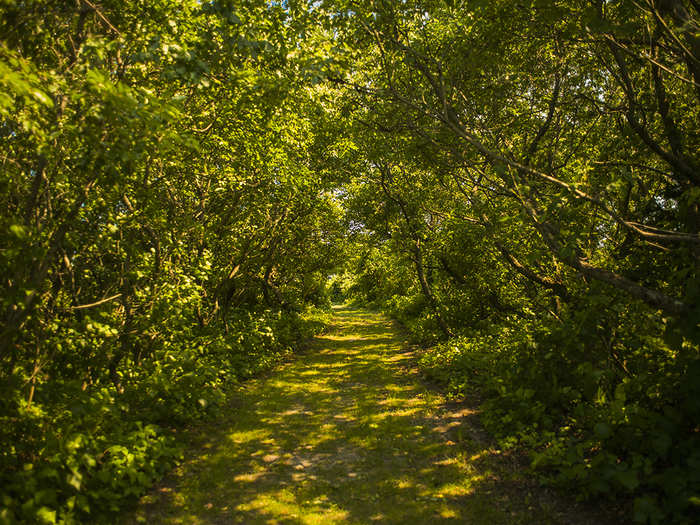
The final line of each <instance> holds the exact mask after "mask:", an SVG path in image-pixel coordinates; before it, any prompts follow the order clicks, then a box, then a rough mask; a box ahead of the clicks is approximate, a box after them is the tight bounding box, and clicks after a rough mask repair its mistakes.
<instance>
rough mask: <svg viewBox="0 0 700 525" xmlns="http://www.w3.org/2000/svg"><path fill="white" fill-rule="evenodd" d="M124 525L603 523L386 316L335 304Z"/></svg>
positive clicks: (244, 394)
mask: <svg viewBox="0 0 700 525" xmlns="http://www.w3.org/2000/svg"><path fill="white" fill-rule="evenodd" d="M200 440H201V441H200V443H199V447H198V449H197V450H196V451H195V452H193V453H192V454H191V457H190V459H189V460H188V461H186V462H185V463H184V464H183V465H181V467H180V468H179V469H178V470H177V471H176V472H175V473H174V474H173V475H172V476H171V477H170V478H169V479H168V480H166V481H165V482H164V483H163V484H161V485H160V486H159V487H157V488H156V489H155V490H154V491H153V492H152V493H151V494H149V495H147V496H145V497H144V498H142V501H141V503H140V504H139V507H138V508H137V509H136V511H135V512H134V513H133V514H132V515H130V517H129V519H128V521H129V522H133V521H136V522H147V523H163V524H175V523H182V524H200V523H246V524H248V523H251V524H253V523H283V524H324V525H325V524H332V523H396V524H406V523H411V524H421V523H431V524H432V523H471V524H489V525H492V524H530V523H538V524H548V523H549V524H554V523H580V524H587V523H600V522H601V521H602V520H601V517H600V516H595V515H593V514H591V513H590V511H588V510H583V509H581V508H578V507H575V506H572V505H571V504H570V503H567V502H566V501H562V499H561V496H556V495H554V494H552V493H550V492H548V491H544V490H543V489H541V488H539V487H537V486H535V485H534V484H533V483H532V482H531V481H529V480H528V479H526V478H525V477H524V476H523V475H522V474H521V472H522V469H521V468H519V467H520V466H521V465H520V464H519V462H518V461H517V460H516V459H515V458H513V457H511V456H508V455H504V454H501V453H499V452H498V450H496V449H495V448H493V446H492V443H491V442H490V441H489V440H488V438H487V437H486V436H485V435H484V434H483V432H482V431H481V430H480V427H479V425H478V422H477V420H476V414H475V412H474V411H473V410H472V409H469V408H467V407H466V406H465V405H455V404H448V403H446V401H445V399H444V398H443V397H442V395H441V394H440V393H439V392H437V391H436V390H435V389H432V388H430V386H428V385H426V384H425V383H424V382H422V381H421V379H420V376H419V375H418V373H417V372H416V371H415V368H414V356H413V354H412V353H411V352H410V351H409V350H408V348H407V347H406V346H405V345H404V344H403V342H402V341H401V340H400V339H399V338H398V337H397V335H396V330H395V329H394V328H393V327H392V325H391V323H390V322H388V321H387V320H386V319H385V318H383V317H382V316H380V315H378V314H374V313H368V312H366V311H361V310H353V309H348V308H343V309H337V310H336V311H335V316H334V326H333V327H332V330H331V331H330V333H329V334H327V335H324V336H320V337H318V338H317V339H316V341H315V342H314V343H313V344H312V346H311V348H310V349H309V350H308V351H307V352H306V353H305V354H303V355H301V356H300V357H299V358H298V359H297V360H296V361H294V362H292V363H289V364H288V365H286V366H285V367H283V368H282V369H281V370H278V371H277V372H275V373H274V374H272V375H270V376H268V377H264V378H258V379H256V380H253V381H250V382H248V383H246V384H245V387H244V388H243V389H241V391H240V392H239V393H238V394H237V395H236V396H235V398H234V400H233V402H232V404H231V406H230V412H229V415H228V416H227V418H226V419H225V420H222V421H218V422H217V426H216V427H211V428H207V429H206V432H203V433H202V435H201V436H200Z"/></svg>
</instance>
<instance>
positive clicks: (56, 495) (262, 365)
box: [0, 310, 324, 524]
mask: <svg viewBox="0 0 700 525" xmlns="http://www.w3.org/2000/svg"><path fill="white" fill-rule="evenodd" d="M323 319H324V314H323V312H322V311H318V312H317V313H314V312H309V313H306V314H303V315H300V314H298V313H294V312H281V311H279V310H278V311H274V310H265V311H259V312H250V311H247V310H246V311H240V312H238V313H235V314H234V315H232V319H231V321H230V327H229V333H228V334H226V335H222V334H216V333H211V331H210V333H206V332H201V331H200V332H199V333H193V334H189V335H188V336H187V337H186V338H183V337H182V334H177V333H174V334H173V335H172V337H170V338H169V339H168V340H165V341H162V342H161V344H159V345H158V346H157V347H156V348H153V349H152V350H151V353H150V355H149V356H142V361H140V362H139V363H131V362H128V361H126V362H124V363H123V366H122V367H120V370H119V375H120V377H121V382H120V387H119V389H118V388H117V387H115V385H114V384H112V383H110V382H101V381H97V382H95V383H94V384H89V385H86V384H84V383H83V384H81V382H80V381H79V380H77V379H76V378H71V377H68V374H67V373H66V374H65V376H66V377H64V379H63V380H62V381H54V382H52V383H51V384H48V385H45V386H41V387H39V388H37V391H36V392H35V394H34V399H33V402H32V403H31V405H30V404H28V403H27V402H26V400H24V399H3V402H2V414H3V415H2V417H1V418H0V429H1V430H0V443H2V452H1V453H0V472H2V474H0V487H2V489H0V502H1V503H2V507H3V508H2V511H1V512H0V523H5V524H9V523H16V522H26V523H81V522H83V521H86V520H87V519H88V518H89V520H90V521H100V520H109V519H113V513H114V512H116V511H118V510H120V509H123V508H124V506H125V505H128V504H130V503H131V502H132V501H133V500H134V497H135V496H138V495H140V494H142V493H143V492H144V491H145V490H146V489H147V488H148V487H150V486H151V485H152V483H153V482H154V481H155V480H157V479H159V478H160V476H162V475H163V473H165V472H166V471H168V470H169V469H170V468H171V467H172V466H173V465H174V464H175V463H176V462H177V461H178V459H179V458H180V457H181V454H182V437H183V435H184V434H183V431H184V430H185V429H186V428H187V427H188V426H190V425H192V424H194V423H196V422H197V421H198V420H205V419H210V418H212V417H216V415H217V413H218V411H219V410H220V409H221V408H222V407H223V406H224V403H225V401H226V398H227V392H229V391H230V390H231V389H232V388H234V387H236V386H237V385H239V384H240V382H241V381H244V380H245V379H246V378H248V377H251V376H252V375H255V374H257V373H259V372H261V371H263V370H266V369H269V368H270V367H272V366H274V365H275V364H276V363H278V362H279V361H280V360H281V359H284V358H285V357H286V356H288V355H289V354H290V353H291V352H293V350H294V348H295V347H298V345H299V344H301V343H302V342H303V341H304V340H305V339H307V338H309V337H310V336H312V335H314V334H315V333H317V332H318V331H320V330H321V329H322V328H323V326H324V321H323ZM195 332H196V331H195ZM73 350H74V355H79V352H76V351H75V350H76V349H73ZM63 366H64V367H67V368H70V363H63ZM110 516H112V518H110Z"/></svg>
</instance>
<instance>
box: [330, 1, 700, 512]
mask: <svg viewBox="0 0 700 525" xmlns="http://www.w3.org/2000/svg"><path fill="white" fill-rule="evenodd" d="M323 4H324V5H325V6H326V7H327V8H328V9H329V10H332V11H334V12H335V13H336V19H337V20H338V22H337V26H338V28H339V29H338V32H339V35H340V37H339V39H340V40H342V42H344V43H345V45H347V46H348V47H350V48H351V49H353V50H355V51H356V55H355V60H356V65H355V68H354V69H353V70H352V71H351V72H350V73H347V74H345V75H344V76H342V77H341V78H337V79H336V82H337V83H338V84H341V85H346V86H348V87H349V88H350V89H348V90H347V91H346V92H345V94H344V96H345V97H346V100H347V102H346V103H347V104H348V106H351V107H353V108H354V115H353V117H351V118H350V119H349V122H350V124H349V125H350V127H351V130H352V131H351V133H352V140H353V141H354V142H355V143H356V144H357V147H358V150H359V151H362V152H364V156H363V158H362V159H359V160H357V161H356V162H355V163H354V165H353V166H354V167H355V169H356V170H357V172H358V174H357V176H356V177H355V178H354V179H353V181H352V183H351V185H349V186H348V194H347V196H346V197H345V203H346V207H347V209H348V214H349V216H350V217H351V220H352V221H354V222H355V223H357V224H360V225H362V228H361V232H362V235H361V236H359V237H358V241H359V242H361V243H362V244H363V245H365V246H367V248H366V250H367V251H368V253H372V258H371V263H370V264H367V263H366V262H365V261H364V260H362V259H361V258H360V259H357V260H355V261H353V262H352V263H351V265H350V268H351V269H350V271H351V272H354V273H355V277H354V279H355V283H356V285H355V287H354V288H352V290H353V291H354V292H355V293H356V294H357V296H358V297H361V298H365V299H367V300H371V301H372V302H373V303H375V304H378V305H381V306H382V307H383V308H384V309H385V310H386V311H388V312H390V313H392V315H394V316H396V317H397V318H399V319H401V320H402V322H403V323H404V324H406V325H407V326H408V328H409V329H410V331H411V332H412V333H413V335H414V337H416V338H418V339H420V340H422V341H423V342H424V343H425V344H432V343H435V342H436V341H437V342H438V344H437V346H435V347H434V348H432V349H430V350H428V351H427V353H426V354H425V356H424V357H423V366H424V368H425V370H426V371H427V372H429V373H430V374H431V375H432V376H433V377H435V378H437V379H440V380H442V381H444V382H445V383H446V384H447V385H448V387H449V388H450V389H452V390H453V391H455V392H462V393H464V392H466V391H469V390H470V389H472V388H476V387H478V388H479V390H480V391H481V392H482V395H483V396H484V398H485V404H484V410H483V418H484V421H485V423H486V424H487V426H488V428H489V429H490V430H491V431H492V432H493V433H494V434H495V435H496V436H498V438H499V439H500V440H501V442H502V444H503V445H504V446H514V445H518V446H521V447H523V448H524V449H525V450H528V451H529V452H530V453H531V457H532V458H533V467H534V468H535V469H537V470H538V472H539V473H540V475H541V479H543V480H544V481H547V482H554V483H557V484H563V485H566V486H567V487H569V488H571V487H574V488H575V489H576V490H577V492H578V494H580V495H581V497H610V498H615V499H619V500H620V501H621V502H623V504H626V503H624V502H625V501H627V502H629V503H628V504H627V505H628V511H629V516H630V517H632V518H634V519H635V520H637V521H639V522H652V523H658V522H660V521H663V520H671V521H674V522H678V523H686V522H690V521H691V516H692V515H693V514H694V513H695V512H696V511H697V508H696V503H697V501H698V494H700V483H699V482H698V478H697V475H696V472H697V469H696V462H697V457H698V450H699V448H698V447H699V445H700V444H699V443H698V441H697V435H698V428H697V421H698V418H697V415H698V414H697V406H696V402H695V394H694V393H693V392H695V386H694V385H695V384H696V383H697V377H696V374H697V366H698V362H699V360H700V348H699V346H698V345H699V343H700V338H699V337H698V333H699V332H698V328H700V325H698V319H700V317H699V316H698V307H699V303H698V295H697V290H698V287H697V283H698V273H697V272H698V264H697V261H698V240H699V237H698V224H699V223H698V217H699V215H698V208H697V202H696V198H695V196H696V195H697V194H698V183H699V182H700V179H698V173H700V172H699V171H698V166H700V158H699V157H698V151H700V142H699V140H700V135H699V134H698V127H697V122H698V118H699V116H700V115H699V114H698V108H700V105H699V104H698V100H699V99H698V97H699V96H700V91H699V90H698V89H697V86H698V85H700V82H698V80H699V79H700V69H699V68H698V67H697V64H698V63H699V62H698V57H699V56H700V40H698V36H697V35H698V33H697V27H698V23H699V20H700V18H699V16H700V15H699V13H698V7H697V5H696V4H695V3H693V2H684V1H680V0H679V1H673V2H641V3H629V2H597V1H591V2H583V1H581V2H579V1H566V2H557V3H555V4H552V3H551V2H530V3H525V4H518V5H517V6H516V5H514V4H513V3H512V2H506V1H502V2H501V1H496V2H479V1H473V2H472V1H468V2H422V1H408V2H400V3H388V2H369V3H367V4H366V5H360V4H359V3H357V2H352V1H350V2H346V1H335V2H324V3H323Z"/></svg>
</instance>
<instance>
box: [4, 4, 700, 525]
mask: <svg viewBox="0 0 700 525" xmlns="http://www.w3.org/2000/svg"><path fill="white" fill-rule="evenodd" d="M0 15H1V16H0V73H1V74H0V153H1V156H0V165H1V166H2V170H1V171H0V206H2V208H3V213H2V214H1V215H0V269H1V270H2V276H3V277H2V281H1V284H0V287H1V293H0V315H1V316H2V323H1V324H0V363H1V366H0V418H1V421H2V425H1V429H0V444H2V452H0V465H2V472H3V473H2V474H0V480H2V490H1V491H0V498H2V501H3V506H4V508H5V510H3V511H0V512H1V514H0V520H6V521H7V522H13V521H15V520H26V521H37V520H44V521H45V522H52V521H54V522H59V521H63V522H70V521H71V520H80V519H82V518H84V517H85V516H87V515H89V513H90V512H91V509H92V511H94V510H95V508H99V507H101V506H102V507H108V506H109V505H113V506H114V507H115V508H116V507H118V506H119V505H120V501H121V498H123V497H124V496H127V497H128V496H129V494H130V492H133V493H138V492H139V491H141V490H142V489H143V487H147V486H148V485H149V484H150V483H151V482H152V480H153V479H155V478H156V477H157V476H158V475H159V474H160V473H161V472H162V471H163V470H164V469H165V468H167V465H168V463H169V462H171V461H172V460H174V458H175V457H176V456H177V450H176V448H175V447H174V446H173V444H172V443H173V441H172V439H171V437H170V435H169V434H168V433H167V432H166V431H165V430H164V428H166V427H168V426H169V425H172V424H176V423H177V422H179V424H184V423H186V422H187V421H189V420H190V419H191V418H193V417H200V416H204V415H206V414H208V413H210V412H211V411H212V410H214V409H215V407H216V406H217V405H218V404H219V403H220V402H221V400H222V399H223V398H224V397H225V393H226V388H227V386H230V384H232V383H233V382H235V381H238V380H241V379H243V378H245V377H248V376H250V375H251V374H253V373H255V372H256V371H259V370H261V369H262V368H264V367H268V366H271V365H272V364H273V363H274V362H276V360H278V359H279V358H280V356H281V355H282V354H284V353H285V352H286V351H288V349H289V348H291V347H292V346H293V345H294V344H295V342H296V341H298V340H300V339H301V338H302V337H304V336H305V335H308V334H309V333H311V331H312V330H313V329H314V327H315V326H316V325H314V324H313V323H312V322H310V321H308V315H307V316H306V317H305V316H304V315H303V313H304V312H305V311H306V309H307V308H308V307H309V306H312V305H314V306H316V307H319V306H323V305H327V304H328V303H329V300H330V294H331V292H332V290H333V287H332V286H331V284H332V283H335V286H336V288H337V290H340V291H339V292H338V294H341V295H343V296H344V297H345V298H346V299H354V300H356V301H359V302H364V303H370V304H373V305H375V306H378V307H380V308H382V309H384V310H385V311H388V312H390V313H392V314H393V315H394V316H395V317H397V318H398V319H400V320H401V321H402V322H403V323H404V324H405V325H406V326H407V328H408V329H409V330H410V332H411V333H412V335H413V337H414V338H415V339H416V341H419V342H421V343H423V344H425V345H426V346H430V347H431V348H429V349H428V350H426V351H425V352H424V355H423V359H422V366H423V367H424V369H425V370H426V371H427V372H428V373H429V374H431V375H433V376H434V377H435V378H437V379H439V380H441V381H444V382H445V385H446V386H447V387H448V388H450V389H452V390H453V391H455V392H457V393H462V394H464V393H466V392H469V391H471V389H478V390H479V391H480V392H481V393H482V395H483V396H484V399H485V403H484V407H485V409H484V421H485V423H486V424H487V427H488V428H489V430H491V432H492V433H493V434H494V435H496V436H497V437H498V438H499V440H501V444H502V446H504V447H509V446H510V447H512V446H519V447H523V448H524V449H526V450H528V451H529V452H530V454H531V457H532V459H533V467H534V468H535V469H536V470H537V471H538V472H540V475H541V477H542V478H543V479H545V480H546V481H549V482H552V483H558V484H560V485H565V486H573V487H575V488H576V490H577V491H578V492H579V493H581V494H582V495H584V496H587V497H601V496H605V495H607V496H610V495H612V496H615V495H621V496H622V497H624V498H626V500H625V501H627V500H629V501H630V502H631V503H630V509H631V510H630V515H631V516H632V517H633V518H634V519H636V520H637V521H639V522H645V521H649V522H652V523H656V522H659V521H661V520H663V519H672V520H675V521H677V522H679V523H683V522H689V521H688V520H689V519H690V518H689V516H690V515H691V514H692V512H693V511H694V510H695V511H696V510H697V509H696V508H695V507H696V506H697V505H698V502H699V501H700V500H699V499H698V498H700V474H699V473H700V468H698V467H699V466H700V443H699V442H698V440H699V437H698V436H700V433H699V432H698V431H699V428H698V421H700V390H699V389H700V356H699V348H700V346H699V345H700V324H699V323H698V320H699V319H700V301H699V299H700V273H699V267H698V257H700V232H699V229H700V187H699V186H700V153H699V152H700V127H699V126H698V123H699V122H700V104H698V102H699V101H700V100H699V99H700V6H698V3H697V2H696V1H695V0H639V1H604V0H560V1H556V2H552V1H541V0H532V1H529V2H517V3H513V2H510V1H506V0H494V1H488V2H486V1H481V0H439V1H438V0H402V1H400V2H392V1H388V0H371V1H361V2H360V1H355V0H316V1H303V0H295V1H292V0H287V1H284V2H271V1H265V0H237V1H235V2H234V1H231V0H212V1H208V2H201V1H198V0H187V1H181V0H178V1H173V0H156V1H149V2H139V1H135V0H120V1H115V0H101V1H97V0H91V1H88V0H60V1H53V2H44V1H41V0H7V1H5V2H3V3H2V4H0ZM331 276H333V277H331ZM337 290H336V291H337ZM305 319H306V320H305ZM105 502H109V503H105Z"/></svg>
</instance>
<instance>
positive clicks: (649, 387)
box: [351, 277, 700, 524]
mask: <svg viewBox="0 0 700 525" xmlns="http://www.w3.org/2000/svg"><path fill="white" fill-rule="evenodd" d="M388 279H389V280H391V277H388ZM358 281H360V282H361V279H360V280H358ZM353 289H354V290H355V292H356V293H357V292H358V291H359V289H358V282H357V281H356V282H355V283H354V287H351V292H352V290H353ZM408 291H409V294H397V295H392V296H390V297H387V298H386V299H385V300H382V299H381V298H379V297H376V296H375V297H374V298H373V299H374V301H373V304H374V305H375V307H378V308H380V309H383V310H384V311H386V312H387V313H389V314H390V315H391V316H393V317H394V318H396V319H398V320H399V321H400V322H401V323H402V324H403V325H404V326H405V327H406V328H407V330H408V331H409V333H410V336H411V338H412V339H413V341H414V342H415V343H418V344H421V345H423V346H424V348H425V350H423V351H422V352H421V358H420V362H419V363H420V367H421V369H422V371H423V373H425V374H426V376H427V377H429V378H430V379H431V380H434V381H437V382H438V383H440V384H441V385H443V386H444V388H445V389H446V390H447V391H448V392H449V393H450V394H451V395H453V396H455V397H456V398H458V399H459V398H462V397H468V396H476V397H477V398H478V399H480V400H481V401H482V405H481V419H482V422H483V423H484V425H485V427H486V429H487V430H488V431H489V432H490V433H491V434H492V435H493V436H494V437H495V438H496V439H497V441H498V443H499V445H500V446H501V447H502V448H504V449H511V448H515V449H517V450H519V451H520V452H525V453H527V454H528V456H529V458H530V461H531V463H530V465H531V468H532V470H533V472H534V473H535V474H536V475H537V477H538V478H539V480H540V481H541V482H542V483H544V484H548V485H553V486H558V487H562V488H566V489H567V490H572V491H574V493H576V494H577V495H578V497H579V498H582V499H590V498H596V499H602V500H606V501H608V502H609V503H610V504H612V505H615V506H618V507H620V508H622V509H627V510H628V515H629V516H630V518H631V519H633V520H634V521H636V522H641V523H645V522H649V523H660V522H662V521H664V520H666V521H668V520H670V521H671V522H673V523H685V524H690V523H693V520H694V517H693V516H694V515H695V514H696V512H697V508H698V505H700V499H699V498H698V495H699V494H700V436H699V435H698V428H697V422H698V421H699V420H700V359H699V358H698V349H697V347H696V346H693V345H691V344H690V343H688V342H687V341H686V342H684V343H682V344H681V346H680V347H678V348H677V349H676V350H674V349H672V346H671V345H670V344H669V343H668V342H666V341H664V339H663V338H662V337H660V336H659V334H663V332H664V326H662V325H660V324H655V323H654V322H653V321H651V320H650V319H649V317H648V316H645V315H644V314H643V313H638V314H636V315H635V314H632V315H630V314H627V315H624V314H622V315H620V317H619V318H617V319H610V317H609V314H608V313H607V312H601V311H600V310H596V309H594V308H585V309H580V310H575V311H574V310H572V311H568V312H566V313H562V315H561V316H560V319H559V320H552V321H551V322H543V321H542V320H541V319H536V318H534V317H530V318H519V317H514V318H511V319H508V320H507V321H505V322H501V323H498V324H496V323H488V324H481V326H479V323H474V325H472V326H466V325H461V326H459V325H456V326H455V331H456V332H457V333H456V334H455V335H454V336H453V337H451V338H448V339H445V337H444V335H443V334H441V332H440V328H439V326H438V324H437V323H436V321H435V318H434V313H432V312H431V311H430V308H429V306H428V304H427V303H426V301H425V298H424V297H423V296H422V295H421V294H419V293H413V294H410V289H409V290H408ZM455 306H457V305H455ZM461 312H462V313H463V314H466V313H467V312H466V311H465V305H462V306H461ZM613 323H614V324H613ZM623 323H624V324H623ZM630 326H632V328H630ZM611 332H614V334H615V335H614V338H615V339H614V340H613V341H610V340H609V339H606V336H607V337H609V334H610V333H611ZM622 352H624V354H622Z"/></svg>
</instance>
